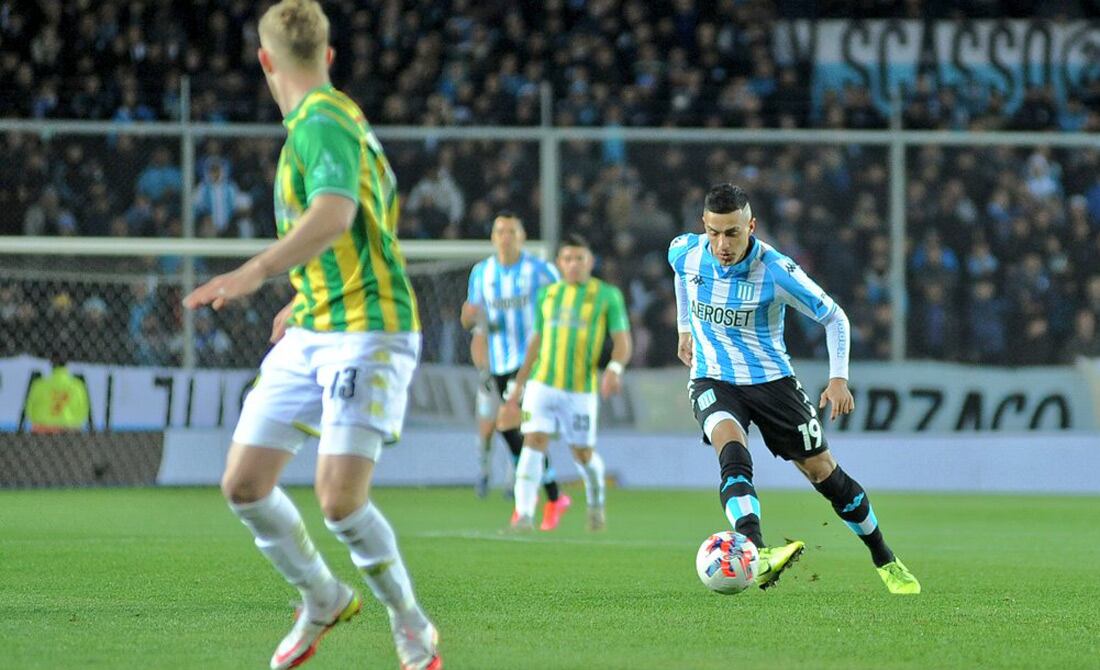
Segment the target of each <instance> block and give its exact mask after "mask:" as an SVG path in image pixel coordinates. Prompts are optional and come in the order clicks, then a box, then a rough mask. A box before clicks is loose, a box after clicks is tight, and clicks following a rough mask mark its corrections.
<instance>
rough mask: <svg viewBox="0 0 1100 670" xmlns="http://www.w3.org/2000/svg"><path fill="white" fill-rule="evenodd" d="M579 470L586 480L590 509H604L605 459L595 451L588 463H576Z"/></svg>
mask: <svg viewBox="0 0 1100 670" xmlns="http://www.w3.org/2000/svg"><path fill="white" fill-rule="evenodd" d="M575 462H576V464H577V469H578V470H580V471H581V477H583V478H584V493H585V496H586V497H587V498H588V506H589V507H603V497H604V489H605V488H606V487H605V486H604V466H603V458H602V457H601V456H600V455H599V454H598V453H597V452H595V451H593V452H592V457H591V458H589V459H588V462H587V463H581V462H580V461H575Z"/></svg>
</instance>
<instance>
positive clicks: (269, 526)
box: [229, 487, 340, 612]
mask: <svg viewBox="0 0 1100 670" xmlns="http://www.w3.org/2000/svg"><path fill="white" fill-rule="evenodd" d="M229 509H231V510H233V513H234V514H236V515H237V517H238V518H240V520H241V522H242V523H244V525H245V526H247V527H248V529H249V530H251V531H252V535H253V536H255V538H256V546H257V547H258V548H259V549H260V551H261V552H263V554H264V556H267V559H268V560H269V561H271V563H272V565H274V566H275V569H276V570H278V571H279V572H280V573H281V574H282V575H283V577H284V578H285V579H286V580H287V581H288V582H290V583H291V584H293V585H294V586H296V587H298V591H299V592H301V594H302V600H303V601H305V604H306V608H307V609H309V610H312V611H316V612H327V611H328V610H331V609H332V608H333V607H335V606H336V599H337V598H338V597H339V595H340V583H339V582H338V581H337V580H336V578H335V577H334V576H333V575H332V572H331V571H330V570H329V568H328V566H327V565H325V561H324V559H322V558H321V554H319V553H317V549H316V548H315V547H314V546H313V541H312V540H310V539H309V533H307V532H306V527H305V524H304V523H302V515H301V514H299V513H298V508H297V507H295V506H294V503H293V502H291V500H290V498H289V497H287V495H286V493H285V492H284V491H283V490H282V489H281V488H279V487H275V488H274V489H272V491H271V494H270V495H269V496H267V497H266V498H263V499H261V500H257V501H256V502H251V503H239V504H238V503H229Z"/></svg>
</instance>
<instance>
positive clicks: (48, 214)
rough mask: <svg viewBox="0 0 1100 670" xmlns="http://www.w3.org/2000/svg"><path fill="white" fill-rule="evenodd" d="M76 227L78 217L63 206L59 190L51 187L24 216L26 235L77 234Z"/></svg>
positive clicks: (24, 232)
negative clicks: (58, 193)
mask: <svg viewBox="0 0 1100 670" xmlns="http://www.w3.org/2000/svg"><path fill="white" fill-rule="evenodd" d="M76 228H77V223H76V217H75V216H73V213H72V212H70V211H69V210H67V209H65V208H63V207H62V206H61V199H60V198H59V197H58V196H57V191H55V190H54V189H53V188H49V187H48V188H46V189H44V190H43V191H42V197H40V198H39V199H38V202H36V203H35V204H33V205H31V206H30V207H29V208H28V209H27V213H26V215H25V216H24V217H23V234H24V235H75V234H76V232H77V230H76Z"/></svg>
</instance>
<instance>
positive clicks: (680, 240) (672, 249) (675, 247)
mask: <svg viewBox="0 0 1100 670" xmlns="http://www.w3.org/2000/svg"><path fill="white" fill-rule="evenodd" d="M696 237H697V236H696V235H694V234H693V233H684V234H683V235H679V236H677V237H674V238H673V239H672V241H671V242H669V244H668V264H669V265H671V266H672V269H673V270H675V271H676V272H680V270H682V269H683V268H682V265H683V264H682V263H681V262H679V261H680V260H681V259H682V258H683V257H684V256H685V255H687V252H688V250H689V249H690V248H691V247H692V242H694V241H695V238H696Z"/></svg>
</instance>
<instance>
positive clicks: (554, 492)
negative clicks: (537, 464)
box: [500, 428, 561, 502]
mask: <svg viewBox="0 0 1100 670" xmlns="http://www.w3.org/2000/svg"><path fill="white" fill-rule="evenodd" d="M500 436H501V437H503V438H504V441H505V443H507V444H508V451H510V452H512V463H513V464H515V463H517V462H518V461H519V452H521V451H523V434H522V433H520V432H519V428H512V429H511V430H505V431H501V433H500ZM543 464H544V465H545V474H544V475H543V481H544V482H545V483H544V484H543V485H542V487H543V488H544V489H546V498H547V499H548V500H549V501H550V502H554V501H555V500H557V499H558V496H559V495H561V492H560V491H559V490H558V480H557V478H556V477H555V476H554V470H553V469H552V468H551V467H550V457H549V456H546V457H545V458H544V460H543Z"/></svg>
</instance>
